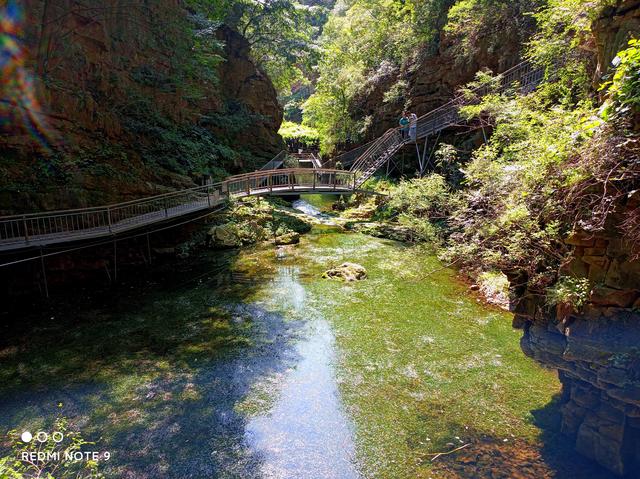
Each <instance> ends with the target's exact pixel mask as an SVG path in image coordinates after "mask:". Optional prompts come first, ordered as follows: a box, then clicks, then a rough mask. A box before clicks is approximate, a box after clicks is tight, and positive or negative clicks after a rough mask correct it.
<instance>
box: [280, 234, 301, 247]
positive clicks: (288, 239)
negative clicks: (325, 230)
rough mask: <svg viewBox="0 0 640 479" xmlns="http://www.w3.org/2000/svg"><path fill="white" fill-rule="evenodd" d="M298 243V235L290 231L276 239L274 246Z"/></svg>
mask: <svg viewBox="0 0 640 479" xmlns="http://www.w3.org/2000/svg"><path fill="white" fill-rule="evenodd" d="M298 243H300V233H296V232H295V231H290V232H289V233H285V234H282V235H280V236H278V237H277V238H276V245H278V246H281V245H288V244H298Z"/></svg>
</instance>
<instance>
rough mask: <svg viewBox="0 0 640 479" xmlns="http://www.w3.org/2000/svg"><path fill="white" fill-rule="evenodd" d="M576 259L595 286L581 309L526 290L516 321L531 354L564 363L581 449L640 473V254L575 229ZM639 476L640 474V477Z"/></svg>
mask: <svg viewBox="0 0 640 479" xmlns="http://www.w3.org/2000/svg"><path fill="white" fill-rule="evenodd" d="M566 243H567V244H568V245H570V246H572V247H573V257H572V261H571V262H570V263H569V264H568V265H567V266H566V267H565V269H564V271H563V273H564V274H575V273H579V274H580V275H584V276H585V277H587V278H589V280H590V282H591V284H592V285H594V286H593V288H592V291H591V294H590V297H589V301H588V303H587V304H586V306H585V307H584V308H583V311H581V312H575V311H569V312H567V311H566V310H564V309H563V308H561V307H558V308H557V310H556V311H550V310H549V308H548V307H547V306H545V304H544V299H540V297H539V296H531V295H527V294H525V298H526V299H522V300H521V301H520V302H519V303H518V305H517V307H516V309H515V312H516V316H515V319H514V325H515V326H516V327H519V328H522V329H523V330H524V336H523V338H522V341H521V346H522V349H523V351H524V352H525V354H527V355H528V356H531V357H532V358H534V359H536V360H537V361H539V362H541V363H542V364H544V365H545V366H548V367H553V368H556V369H558V371H559V377H560V380H561V381H562V384H563V391H564V393H563V401H564V405H563V407H562V432H563V433H564V434H566V435H567V436H569V437H570V438H571V439H572V440H573V441H575V447H576V450H577V451H578V452H580V453H581V454H584V455H585V456H587V457H590V458H592V459H594V460H595V461H597V462H598V463H600V464H601V465H603V466H605V467H607V468H608V469H610V470H611V471H613V472H615V473H617V474H619V475H624V474H635V473H638V472H640V309H638V306H640V303H639V302H638V298H640V291H639V290H638V288H639V287H640V261H639V260H638V259H634V258H632V257H631V256H630V254H629V252H628V249H629V248H628V245H626V244H625V242H624V241H623V240H622V239H621V238H620V237H617V236H615V235H604V234H603V235H595V236H594V235H588V234H585V233H581V234H574V235H572V236H571V237H569V238H567V240H566ZM633 477H638V476H633Z"/></svg>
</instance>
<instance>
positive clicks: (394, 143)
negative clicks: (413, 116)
mask: <svg viewBox="0 0 640 479" xmlns="http://www.w3.org/2000/svg"><path fill="white" fill-rule="evenodd" d="M544 73H545V69H544V68H541V67H538V66H536V65H533V64H531V63H529V62H522V63H520V64H519V65H516V66H515V67H513V68H511V69H510V70H507V71H506V72H504V73H502V74H501V75H499V76H498V77H497V80H496V81H497V82H499V84H498V85H497V87H496V86H495V85H487V86H481V87H479V88H476V89H475V90H473V91H472V93H473V95H469V96H468V97H467V96H458V97H456V98H454V99H453V100H451V101H450V102H448V103H446V104H444V105H442V106H441V107H439V108H436V109H435V110H432V111H430V112H429V113H427V114H425V115H423V116H421V117H420V118H418V124H417V131H416V140H420V139H424V138H427V137H429V136H432V135H434V134H437V133H439V132H441V131H442V130H445V129H446V128H449V127H451V126H454V125H458V124H460V123H461V122H463V119H462V118H461V117H460V107H462V106H465V105H471V104H474V103H476V102H477V101H478V100H477V99H478V98H481V97H483V96H484V95H486V94H488V93H510V92H513V93H516V94H517V93H519V94H522V95H526V94H528V93H530V92H532V91H533V90H535V89H536V87H537V86H538V85H539V84H540V83H542V81H543V80H544ZM410 143H414V141H413V140H409V139H403V138H402V134H401V132H400V129H399V128H393V129H390V130H388V131H387V132H386V133H385V134H384V135H382V136H381V137H379V138H378V139H376V140H374V141H372V142H371V143H368V144H367V145H364V146H361V147H358V148H356V149H355V150H353V152H347V153H345V154H343V155H341V156H340V157H338V158H336V159H335V161H340V162H341V163H342V164H343V165H345V166H346V165H348V164H349V163H351V162H353V163H352V164H351V168H350V171H351V172H352V173H355V174H356V183H355V186H356V188H358V187H360V186H362V184H363V183H364V182H365V181H367V180H368V179H369V178H371V177H372V176H373V175H374V174H375V172H376V171H378V169H380V168H381V167H382V166H383V165H384V164H386V163H387V162H388V161H389V160H390V159H391V158H392V157H393V155H394V154H395V153H396V152H397V151H398V150H400V148H402V147H403V146H405V145H407V144H410ZM362 150H364V151H362ZM354 153H357V154H358V156H357V158H356V159H355V160H353V157H354Z"/></svg>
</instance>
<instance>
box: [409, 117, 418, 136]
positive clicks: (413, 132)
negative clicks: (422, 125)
mask: <svg viewBox="0 0 640 479" xmlns="http://www.w3.org/2000/svg"><path fill="white" fill-rule="evenodd" d="M417 134H418V115H416V114H415V113H411V114H410V115H409V138H410V139H411V141H416V139H417Z"/></svg>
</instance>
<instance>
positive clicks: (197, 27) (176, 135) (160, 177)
mask: <svg viewBox="0 0 640 479" xmlns="http://www.w3.org/2000/svg"><path fill="white" fill-rule="evenodd" d="M18 4H23V7H22V10H23V13H24V19H23V18H21V16H20V15H19V14H16V15H13V16H12V15H10V14H9V13H7V17H8V19H7V21H8V22H9V23H10V24H9V25H8V29H7V31H9V32H11V31H12V30H11V28H15V31H17V32H18V34H17V35H16V36H15V39H16V40H17V41H16V42H15V49H14V50H11V51H9V50H8V49H5V48H4V47H3V48H2V51H3V52H4V53H5V54H7V55H9V58H10V61H9V62H8V63H3V65H2V72H3V78H4V79H5V81H3V84H2V86H0V100H2V101H0V116H1V117H2V118H3V119H7V120H8V121H3V122H2V123H0V154H2V157H3V162H2V165H0V190H2V192H3V194H2V196H0V212H3V213H13V212H24V211H30V210H41V209H53V208H63V207H83V206H91V205H97V204H105V203H109V202H115V201H119V200H129V199H134V198H139V197H141V196H144V195H148V194H154V193H161V192H164V191H166V190H168V189H170V188H184V187H187V186H193V184H194V181H195V182H197V181H198V179H199V176H198V175H200V174H205V173H206V172H207V171H212V170H213V171H215V169H216V168H224V169H226V170H227V171H229V172H231V173H235V172H240V171H241V170H244V169H253V168H254V167H255V165H257V164H261V163H263V161H266V159H270V158H271V157H273V155H275V154H276V153H277V152H278V151H280V150H281V149H282V148H283V147H284V143H283V142H282V139H281V138H280V136H279V135H278V134H277V131H278V128H279V126H280V123H281V120H282V110H281V108H280V107H279V106H278V102H277V97H276V92H275V89H274V87H273V85H272V84H271V82H270V80H269V78H268V77H267V76H266V75H265V73H264V72H263V71H262V70H261V69H260V68H259V67H258V66H257V65H256V64H255V63H254V62H253V60H252V59H251V58H250V51H249V44H248V42H247V41H246V40H245V39H244V38H243V37H242V36H241V35H240V34H239V33H237V32H235V31H233V30H231V29H229V28H226V27H222V28H220V29H219V30H218V31H217V32H215V31H210V30H211V28H213V27H211V24H209V23H208V22H206V20H204V19H203V18H201V17H199V16H197V15H195V14H193V13H192V12H190V11H188V10H187V9H186V8H185V2H181V1H178V0H159V1H155V2H137V3H136V4H128V3H126V2H125V3H123V2H118V1H113V0H109V1H104V2H103V1H98V0H61V1H55V2H53V1H45V0H26V1H25V2H18ZM2 15H5V12H4V9H3V8H2V7H0V16H2ZM4 20H5V19H4V17H3V21H4ZM3 25H4V24H3ZM21 31H24V34H23V35H21V34H20V32H21ZM1 35H3V34H2V33H0V36H1ZM11 38H14V37H11ZM12 41H13V40H12ZM216 41H222V42H223V43H224V46H223V47H222V49H219V48H218V49H216V48H217V47H216V46H214V45H213V43H215V42H216ZM0 43H1V44H3V45H4V44H6V43H3V42H0ZM199 44H202V45H203V46H202V47H201V48H202V51H201V52H200V51H197V48H198V45H199ZM12 45H13V43H12ZM215 55H219V56H220V59H219V61H218V60H216V56H215ZM216 62H217V64H216ZM215 77H217V79H216V78H215ZM239 125H240V126H239Z"/></svg>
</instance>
